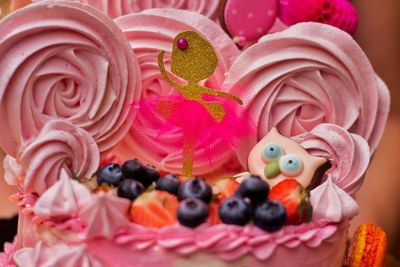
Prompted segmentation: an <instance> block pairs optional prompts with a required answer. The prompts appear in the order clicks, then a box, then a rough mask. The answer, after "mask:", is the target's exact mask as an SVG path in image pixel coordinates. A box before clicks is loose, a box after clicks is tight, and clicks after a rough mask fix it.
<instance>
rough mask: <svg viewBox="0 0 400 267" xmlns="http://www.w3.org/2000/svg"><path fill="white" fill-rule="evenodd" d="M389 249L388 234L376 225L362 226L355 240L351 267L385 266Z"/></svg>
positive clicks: (352, 248)
mask: <svg viewBox="0 0 400 267" xmlns="http://www.w3.org/2000/svg"><path fill="white" fill-rule="evenodd" d="M386 247H387V237H386V233H385V232H384V231H383V230H382V229H381V228H379V227H377V226H376V225H374V224H371V223H369V224H362V225H360V226H359V227H358V228H357V231H356V233H355V235H354V238H353V243H352V246H351V255H350V264H349V266H350V267H381V266H384V261H385V256H386Z"/></svg>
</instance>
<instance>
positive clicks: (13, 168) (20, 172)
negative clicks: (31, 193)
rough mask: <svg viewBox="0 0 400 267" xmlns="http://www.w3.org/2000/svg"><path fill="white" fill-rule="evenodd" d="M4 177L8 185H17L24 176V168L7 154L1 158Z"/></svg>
mask: <svg viewBox="0 0 400 267" xmlns="http://www.w3.org/2000/svg"><path fill="white" fill-rule="evenodd" d="M3 168H4V179H5V180H6V182H7V184H8V185H13V186H15V185H19V183H20V180H21V179H22V178H23V176H24V168H23V167H22V166H21V164H19V163H18V161H17V160H16V159H15V158H13V157H11V156H9V155H7V156H6V157H5V158H4V160H3Z"/></svg>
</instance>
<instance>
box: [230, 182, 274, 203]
mask: <svg viewBox="0 0 400 267" xmlns="http://www.w3.org/2000/svg"><path fill="white" fill-rule="evenodd" d="M268 192H269V186H268V184H267V183H266V182H265V181H264V180H262V179H261V177H260V176H257V175H251V176H250V177H249V178H247V179H246V180H244V181H243V182H242V183H241V184H240V186H239V188H238V190H237V191H236V196H238V197H241V198H248V199H250V201H251V203H252V204H253V206H254V207H255V206H257V205H258V204H261V203H263V202H264V201H265V200H266V199H267V197H268Z"/></svg>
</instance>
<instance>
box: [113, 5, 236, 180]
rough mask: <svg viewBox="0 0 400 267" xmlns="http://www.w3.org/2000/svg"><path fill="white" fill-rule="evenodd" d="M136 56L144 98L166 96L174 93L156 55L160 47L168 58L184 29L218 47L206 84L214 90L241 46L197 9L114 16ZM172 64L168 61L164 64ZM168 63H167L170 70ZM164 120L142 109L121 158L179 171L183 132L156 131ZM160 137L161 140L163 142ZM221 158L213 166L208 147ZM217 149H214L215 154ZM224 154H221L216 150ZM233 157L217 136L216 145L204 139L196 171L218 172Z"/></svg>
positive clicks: (199, 146)
mask: <svg viewBox="0 0 400 267" xmlns="http://www.w3.org/2000/svg"><path fill="white" fill-rule="evenodd" d="M116 23H117V24H118V25H119V26H120V27H121V29H122V30H123V32H124V33H125V34H126V36H127V37H128V39H129V42H130V44H131V46H132V49H133V50H134V52H135V54H136V55H137V57H138V60H139V63H140V68H141V71H142V79H143V92H142V96H141V97H142V98H149V97H157V96H166V95H170V94H176V91H175V90H174V89H173V88H171V86H170V85H169V84H167V82H165V81H164V80H163V78H162V77H161V73H160V69H159V66H158V64H157V55H158V53H159V52H160V50H164V51H166V56H165V59H169V57H170V52H171V49H172V42H173V39H174V37H175V36H176V35H177V34H178V33H180V32H182V31H188V30H194V31H197V32H199V33H201V34H202V35H203V36H204V37H205V38H206V39H208V40H209V41H210V42H211V43H212V44H213V46H214V49H215V52H216V54H217V56H218V58H219V63H218V66H217V69H216V71H215V72H214V74H213V75H212V76H211V77H210V78H209V79H208V80H207V81H206V85H207V86H208V87H210V88H213V89H221V90H223V89H224V88H223V87H222V83H223V81H224V79H225V76H224V75H225V72H226V71H227V70H228V69H229V67H230V66H231V64H232V62H233V61H234V60H235V59H236V57H237V56H238V55H239V50H238V49H237V47H236V46H235V45H234V44H233V42H232V41H231V40H230V38H229V37H228V36H227V35H226V34H225V33H224V32H223V31H222V29H221V28H220V27H219V26H218V25H216V24H215V23H213V22H212V21H210V20H208V19H206V18H204V17H203V16H200V15H199V14H196V13H194V12H189V11H182V10H173V9H170V10H169V9H154V10H146V11H144V12H143V13H141V14H130V15H127V16H124V17H121V18H118V19H117V20H116ZM166 64H167V65H169V62H167V63H166ZM168 69H169V66H167V70H168ZM164 124H165V121H162V120H160V116H158V115H157V114H156V113H150V112H146V113H145V112H140V110H139V113H138V114H137V116H136V119H135V121H134V123H133V124H132V128H131V130H130V132H129V134H128V135H127V136H126V137H125V138H124V140H123V142H122V143H121V145H120V146H119V147H118V149H117V152H116V153H117V154H118V155H119V156H120V157H121V158H132V157H137V158H139V159H141V160H142V161H144V162H147V163H151V164H153V165H155V166H156V167H157V168H159V169H161V170H164V171H167V172H173V173H180V172H181V169H182V147H181V145H180V144H182V133H181V132H182V131H180V133H179V132H178V133H174V132H172V133H171V134H168V135H166V134H165V135H163V136H162V138H160V137H159V136H158V135H159V133H160V129H161V128H163V126H164ZM160 139H161V140H160ZM205 147H207V151H208V152H211V153H212V154H214V155H218V156H217V157H213V161H212V162H211V164H210V160H209V157H207V156H205V152H206V151H205V150H204V149H203V148H205ZM213 151H214V152H213ZM217 152H220V153H217ZM232 156H233V149H226V144H224V143H223V142H221V141H219V140H216V141H215V142H214V143H212V144H210V143H209V142H207V143H206V142H203V143H200V144H198V146H197V147H196V158H197V159H200V160H197V161H196V164H195V166H194V170H193V173H194V174H205V173H211V172H214V171H215V170H216V169H218V168H220V167H221V166H222V165H223V164H224V163H226V162H228V161H229V160H230V159H231V158H232Z"/></svg>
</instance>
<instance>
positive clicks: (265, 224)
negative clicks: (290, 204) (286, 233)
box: [253, 200, 287, 232]
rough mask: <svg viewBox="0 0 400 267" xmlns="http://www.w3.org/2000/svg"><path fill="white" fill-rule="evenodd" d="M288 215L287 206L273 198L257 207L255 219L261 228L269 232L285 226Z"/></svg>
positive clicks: (255, 222)
mask: <svg viewBox="0 0 400 267" xmlns="http://www.w3.org/2000/svg"><path fill="white" fill-rule="evenodd" d="M286 217H287V215H286V209H285V206H283V204H282V203H280V202H278V201H275V200H271V201H266V202H264V203H262V204H261V205H260V206H258V207H257V208H256V210H255V212H254V217H253V221H254V224H255V225H257V226H258V227H259V228H261V229H263V230H265V231H267V232H274V231H277V230H279V229H281V228H282V227H283V225H284V224H285V222H286Z"/></svg>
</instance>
